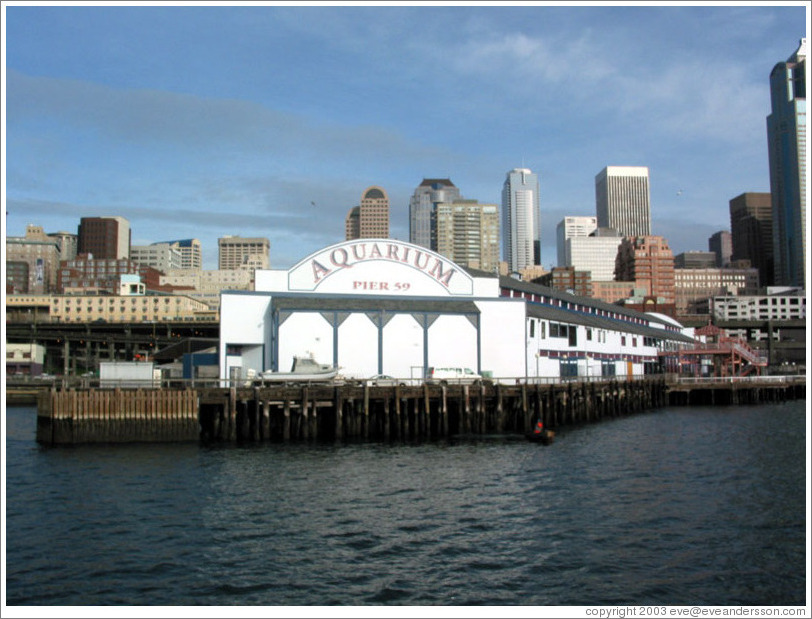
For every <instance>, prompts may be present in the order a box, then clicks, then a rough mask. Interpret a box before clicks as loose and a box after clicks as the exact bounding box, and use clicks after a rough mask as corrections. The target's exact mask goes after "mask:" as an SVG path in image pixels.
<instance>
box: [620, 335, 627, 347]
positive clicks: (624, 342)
mask: <svg viewBox="0 0 812 619" xmlns="http://www.w3.org/2000/svg"><path fill="white" fill-rule="evenodd" d="M620 345H621V346H625V345H626V336H625V335H621V336H620Z"/></svg>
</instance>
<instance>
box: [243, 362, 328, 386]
mask: <svg viewBox="0 0 812 619" xmlns="http://www.w3.org/2000/svg"><path fill="white" fill-rule="evenodd" d="M336 374H338V368H337V367H335V366H334V365H330V364H326V363H319V362H318V361H316V360H315V359H314V358H313V357H293V364H292V365H291V368H290V372H274V371H272V370H267V371H265V372H262V373H261V374H259V376H258V378H257V381H256V382H258V383H269V382H310V381H329V380H332V379H334V378H335V377H336Z"/></svg>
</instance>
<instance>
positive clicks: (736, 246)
mask: <svg viewBox="0 0 812 619" xmlns="http://www.w3.org/2000/svg"><path fill="white" fill-rule="evenodd" d="M730 236H731V239H732V241H733V255H732V256H731V257H730V259H731V260H732V261H734V262H736V261H738V260H749V261H750V266H752V267H753V268H754V269H758V277H759V281H760V282H761V285H762V286H772V285H773V284H774V283H775V280H774V277H773V208H772V196H771V195H770V194H769V193H763V192H761V193H759V192H748V193H743V194H741V195H739V196H736V197H735V198H733V199H732V200H731V201H730Z"/></svg>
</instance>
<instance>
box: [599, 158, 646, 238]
mask: <svg viewBox="0 0 812 619" xmlns="http://www.w3.org/2000/svg"><path fill="white" fill-rule="evenodd" d="M595 210H596V215H597V216H598V226H600V227H601V228H614V229H615V230H617V231H618V232H620V234H621V235H622V236H649V235H650V234H651V197H650V190H649V174H648V168H647V167H633V166H607V167H605V168H604V169H603V170H601V171H600V172H599V173H598V175H597V176H596V177H595Z"/></svg>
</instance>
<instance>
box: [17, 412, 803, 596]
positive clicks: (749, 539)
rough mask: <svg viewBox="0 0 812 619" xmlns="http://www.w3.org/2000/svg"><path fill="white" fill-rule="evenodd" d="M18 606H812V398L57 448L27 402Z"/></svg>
mask: <svg viewBox="0 0 812 619" xmlns="http://www.w3.org/2000/svg"><path fill="white" fill-rule="evenodd" d="M6 431H7V438H6V441H7V443H6V445H7V469H6V483H7V503H6V519H7V520H6V535H7V540H6V541H7V546H6V548H7V566H6V568H7V569H6V572H5V577H6V588H7V589H6V594H7V603H8V604H9V605H82V606H87V605H218V606H221V605H358V606H360V605H537V606H548V605H559V606H560V605H565V606H566V605H593V604H595V605H597V604H680V605H682V604H700V605H737V604H770V605H803V604H805V589H806V567H805V546H806V495H805V492H806V491H805V488H806V487H807V486H806V462H805V461H806V446H805V440H806V412H805V403H804V402H794V403H787V404H782V405H774V406H750V407H735V408H733V407H717V408H671V409H662V410H659V411H656V412H653V413H647V414H641V415H636V416H632V417H627V418H622V419H616V420H611V421H604V422H601V423H599V424H594V425H586V426H581V427H577V428H569V429H563V430H562V431H561V432H560V433H559V435H558V437H557V439H556V442H555V443H554V444H553V445H551V446H546V447H545V446H541V445H537V444H533V443H529V442H527V441H524V440H516V439H512V438H510V437H485V438H482V439H478V440H468V439H465V440H455V441H451V442H438V443H423V444H394V445H385V444H350V445H312V444H311V445H287V446H286V445H255V446H249V447H234V446H232V447H218V448H206V447H203V446H199V445H197V444H179V445H157V444H156V445H132V446H127V445H116V446H82V447H67V448H65V447H61V448H41V447H39V446H38V445H37V444H36V443H35V440H34V436H35V411H34V410H33V409H31V408H10V409H9V410H8V411H7V419H6Z"/></svg>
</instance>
